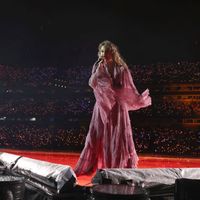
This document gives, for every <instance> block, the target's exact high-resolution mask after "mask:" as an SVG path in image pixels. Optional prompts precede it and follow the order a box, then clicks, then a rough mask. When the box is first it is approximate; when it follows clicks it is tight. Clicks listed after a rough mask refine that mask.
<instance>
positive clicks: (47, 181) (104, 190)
mask: <svg viewBox="0 0 200 200" xmlns="http://www.w3.org/2000/svg"><path fill="white" fill-rule="evenodd" d="M18 153H19V152H18ZM26 153H27V152H26ZM26 153H25V152H24V154H26ZM40 153H41V152H40ZM30 155H31V156H28V154H26V156H24V155H22V154H16V152H15V153H14V152H12V153H11V152H9V153H8V151H7V152H2V151H1V153H0V163H1V168H0V184H1V185H4V186H5V185H7V189H5V188H6V187H1V188H4V189H3V190H5V191H11V193H12V192H13V194H15V193H16V192H15V191H14V190H15V189H13V188H14V187H13V185H14V182H13V184H10V183H9V184H8V182H9V181H8V180H10V182H12V181H13V180H14V178H13V177H15V178H16V177H20V178H22V179H21V180H20V181H21V182H20V184H21V185H22V184H23V182H24V188H25V189H24V191H22V192H23V194H24V199H27V200H54V199H55V200H62V199H63V200H64V199H86V200H91V199H93V200H95V199H102V200H103V199H133V200H134V199H136V200H137V199H145V200H151V199H154V200H157V199H163V200H164V199H168V200H170V199H171V200H172V199H175V200H185V199H187V200H189V199H195V200H197V199H200V194H199V191H198V190H199V188H200V168H198V167H183V166H182V167H180V168H179V167H174V168H173V167H165V168H159V167H155V168H148V167H145V168H137V169H99V170H97V172H95V173H94V174H92V175H90V176H80V177H76V175H75V173H74V171H73V167H74V163H73V164H72V165H73V166H71V165H70V164H68V165H66V164H63V163H56V162H51V161H47V160H46V161H45V160H42V159H36V158H33V157H34V156H33V154H30ZM62 156H63V154H62ZM31 157H32V158H31ZM76 159H78V156H77V158H76ZM76 159H75V162H76ZM196 161H197V160H196ZM66 163H67V162H66ZM85 177H86V179H87V180H86V182H87V183H86V182H85V184H83V182H84V181H83V182H82V184H80V182H81V181H82V179H83V178H85ZM5 178H6V179H5ZM4 180H6V181H4ZM22 180H23V181H22ZM15 182H16V181H15ZM16 184H17V182H16ZM18 184H19V183H18ZM16 188H17V187H16ZM18 188H19V187H18ZM21 188H22V187H21ZM1 190H2V189H0V191H1ZM5 191H1V192H0V195H5V194H8V193H5ZM197 196H198V197H197ZM1 199H2V198H1Z"/></svg>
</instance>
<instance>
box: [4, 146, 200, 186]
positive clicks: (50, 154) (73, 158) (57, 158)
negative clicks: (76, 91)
mask: <svg viewBox="0 0 200 200" xmlns="http://www.w3.org/2000/svg"><path fill="white" fill-rule="evenodd" d="M0 152H6V153H12V154H17V155H20V156H25V157H29V158H33V159H38V160H43V161H48V162H52V163H57V164H64V165H69V166H71V167H72V168H74V166H75V164H76V162H77V160H78V158H79V155H80V153H75V152H55V151H28V150H12V149H0ZM138 168H139V169H140V168H200V158H191V157H175V156H173V157H172V156H163V155H150V154H146V155H144V154H142V155H140V154H139V165H138ZM94 175H95V173H93V174H90V175H84V176H79V177H77V178H78V184H79V185H81V186H91V185H92V183H91V179H92V177H93V176H94Z"/></svg>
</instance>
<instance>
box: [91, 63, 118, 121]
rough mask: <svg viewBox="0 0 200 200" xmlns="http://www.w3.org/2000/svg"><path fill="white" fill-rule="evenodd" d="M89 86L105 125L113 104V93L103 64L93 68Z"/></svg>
mask: <svg viewBox="0 0 200 200" xmlns="http://www.w3.org/2000/svg"><path fill="white" fill-rule="evenodd" d="M89 85H90V87H92V88H93V91H94V95H95V98H96V103H97V105H98V108H99V110H100V115H101V118H102V121H103V123H104V124H106V122H107V117H108V114H109V111H110V110H111V109H112V107H113V105H114V103H115V93H114V91H113V89H112V82H111V79H110V77H109V76H108V74H107V73H106V71H105V68H104V65H103V63H99V64H98V65H96V64H95V65H94V66H93V69H92V75H91V77H90V79H89Z"/></svg>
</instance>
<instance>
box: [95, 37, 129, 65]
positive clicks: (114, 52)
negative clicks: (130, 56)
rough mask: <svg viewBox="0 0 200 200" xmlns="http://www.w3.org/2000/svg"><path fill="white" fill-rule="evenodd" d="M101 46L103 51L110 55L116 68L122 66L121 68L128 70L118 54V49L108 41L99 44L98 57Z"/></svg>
mask: <svg viewBox="0 0 200 200" xmlns="http://www.w3.org/2000/svg"><path fill="white" fill-rule="evenodd" d="M102 46H104V47H105V51H109V52H110V53H111V55H112V58H113V61H114V62H115V63H117V65H118V66H121V65H122V66H123V67H125V68H128V66H127V64H126V62H125V61H124V59H123V58H122V56H121V54H120V52H119V49H118V47H117V46H116V45H115V44H114V43H112V42H110V41H109V40H105V41H103V42H101V43H100V44H99V46H98V50H99V51H98V57H100V49H101V47H102Z"/></svg>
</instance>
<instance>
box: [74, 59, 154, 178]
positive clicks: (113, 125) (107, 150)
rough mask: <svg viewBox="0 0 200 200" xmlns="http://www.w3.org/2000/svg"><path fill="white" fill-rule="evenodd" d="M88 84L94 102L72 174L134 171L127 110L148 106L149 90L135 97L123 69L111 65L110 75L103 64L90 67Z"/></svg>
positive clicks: (128, 73)
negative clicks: (121, 170) (105, 169)
mask: <svg viewBox="0 0 200 200" xmlns="http://www.w3.org/2000/svg"><path fill="white" fill-rule="evenodd" d="M89 85H90V87H92V88H93V92H94V95H95V99H96V103H95V105H94V109H93V114H92V119H91V122H90V126H89V131H88V134H87V137H86V141H85V146H84V149H83V150H82V152H81V155H80V158H79V160H78V162H77V164H76V167H75V169H74V171H75V173H76V175H77V176H78V175H82V174H87V173H92V172H94V171H95V170H96V169H101V168H136V167H137V164H138V156H137V153H136V150H135V145H134V142H133V136H132V128H131V122H130V118H129V113H128V111H129V110H137V109H140V108H143V107H147V106H149V105H151V97H150V96H149V90H148V89H146V90H145V91H144V92H143V93H142V94H139V93H138V90H137V89H136V87H135V85H134V83H133V80H132V76H131V73H130V71H129V69H128V68H127V67H124V66H117V65H115V66H114V67H113V71H112V73H110V72H109V70H108V66H107V65H106V64H105V63H104V62H98V63H95V64H94V66H93V70H92V75H91V77H90V79H89Z"/></svg>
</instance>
